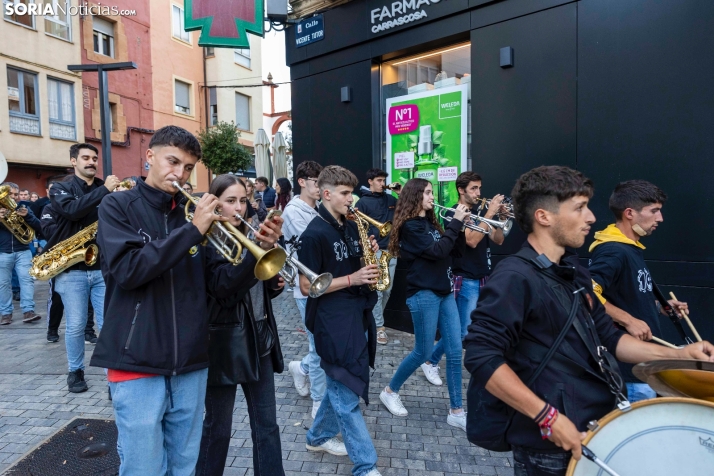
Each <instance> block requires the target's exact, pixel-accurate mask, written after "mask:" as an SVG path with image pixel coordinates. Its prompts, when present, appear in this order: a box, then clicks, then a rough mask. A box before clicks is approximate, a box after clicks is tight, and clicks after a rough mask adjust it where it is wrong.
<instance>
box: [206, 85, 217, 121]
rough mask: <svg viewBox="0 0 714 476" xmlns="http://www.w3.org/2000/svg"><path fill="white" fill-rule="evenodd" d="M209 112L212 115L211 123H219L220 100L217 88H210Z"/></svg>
mask: <svg viewBox="0 0 714 476" xmlns="http://www.w3.org/2000/svg"><path fill="white" fill-rule="evenodd" d="M208 104H209V114H210V115H211V125H212V126H215V125H216V124H218V100H217V99H216V88H208Z"/></svg>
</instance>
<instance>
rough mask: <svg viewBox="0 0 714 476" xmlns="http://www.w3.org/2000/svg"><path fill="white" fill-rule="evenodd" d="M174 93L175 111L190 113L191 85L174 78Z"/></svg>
mask: <svg viewBox="0 0 714 476" xmlns="http://www.w3.org/2000/svg"><path fill="white" fill-rule="evenodd" d="M174 95H175V99H176V101H175V104H176V106H175V111H176V112H178V113H181V114H187V115H191V85H190V84H188V83H184V82H183V81H179V80H176V81H175V87H174Z"/></svg>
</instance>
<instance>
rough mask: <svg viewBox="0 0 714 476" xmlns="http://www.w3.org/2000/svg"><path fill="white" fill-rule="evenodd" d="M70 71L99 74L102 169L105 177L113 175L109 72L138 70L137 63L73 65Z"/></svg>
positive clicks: (68, 67) (70, 66) (69, 66)
mask: <svg viewBox="0 0 714 476" xmlns="http://www.w3.org/2000/svg"><path fill="white" fill-rule="evenodd" d="M67 69H68V70H70V71H96V72H97V73H98V74H99V98H100V101H99V118H100V127H101V129H102V169H103V170H104V176H105V177H107V176H109V175H111V174H112V136H111V133H112V131H110V130H109V121H110V120H111V116H110V114H111V110H110V109H109V83H108V82H107V71H119V70H123V69H137V66H136V63H134V62H133V61H126V62H123V63H108V64H71V65H68V66H67Z"/></svg>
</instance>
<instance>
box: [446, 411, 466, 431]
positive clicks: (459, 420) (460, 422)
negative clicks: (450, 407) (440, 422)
mask: <svg viewBox="0 0 714 476" xmlns="http://www.w3.org/2000/svg"><path fill="white" fill-rule="evenodd" d="M446 423H448V424H449V425H451V426H455V427H456V428H461V429H462V430H464V431H466V412H461V413H459V414H453V413H451V412H449V416H448V417H446Z"/></svg>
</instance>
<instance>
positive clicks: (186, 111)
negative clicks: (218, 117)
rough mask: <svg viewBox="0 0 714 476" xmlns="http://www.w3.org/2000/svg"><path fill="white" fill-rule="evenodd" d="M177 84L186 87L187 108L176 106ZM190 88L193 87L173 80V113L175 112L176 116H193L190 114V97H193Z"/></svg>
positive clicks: (184, 82) (178, 80)
mask: <svg viewBox="0 0 714 476" xmlns="http://www.w3.org/2000/svg"><path fill="white" fill-rule="evenodd" d="M178 83H181V84H185V85H186V87H188V106H187V107H184V106H180V105H179V104H178V95H177V92H178V87H177V86H178ZM192 87H193V85H192V84H191V83H188V82H186V81H182V80H180V79H174V112H176V113H178V114H183V115H185V116H191V115H193V114H191V96H192V95H193V92H192Z"/></svg>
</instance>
